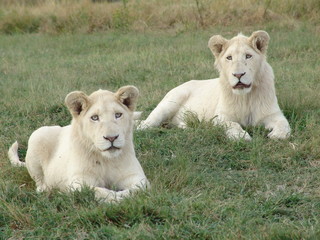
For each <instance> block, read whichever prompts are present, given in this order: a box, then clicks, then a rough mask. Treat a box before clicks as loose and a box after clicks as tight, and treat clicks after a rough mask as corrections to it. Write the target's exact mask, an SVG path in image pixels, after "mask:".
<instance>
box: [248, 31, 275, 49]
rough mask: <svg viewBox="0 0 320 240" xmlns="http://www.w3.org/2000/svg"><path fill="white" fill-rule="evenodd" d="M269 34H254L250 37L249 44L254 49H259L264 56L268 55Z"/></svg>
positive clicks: (263, 32) (259, 32) (261, 32)
mask: <svg viewBox="0 0 320 240" xmlns="http://www.w3.org/2000/svg"><path fill="white" fill-rule="evenodd" d="M269 40H270V37H269V34H268V33H267V32H265V31H256V32H253V33H252V35H251V36H250V37H249V43H250V44H251V46H252V47H253V48H254V49H257V50H258V51H260V52H261V53H262V54H266V52H267V49H268V44H269Z"/></svg>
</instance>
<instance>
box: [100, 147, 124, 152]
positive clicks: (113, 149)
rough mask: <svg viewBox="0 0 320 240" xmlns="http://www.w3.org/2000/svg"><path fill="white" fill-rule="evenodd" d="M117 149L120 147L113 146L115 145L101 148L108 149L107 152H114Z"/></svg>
mask: <svg viewBox="0 0 320 240" xmlns="http://www.w3.org/2000/svg"><path fill="white" fill-rule="evenodd" d="M117 150H120V148H118V147H115V146H111V147H109V148H107V149H105V150H103V152H107V151H108V152H115V151H117Z"/></svg>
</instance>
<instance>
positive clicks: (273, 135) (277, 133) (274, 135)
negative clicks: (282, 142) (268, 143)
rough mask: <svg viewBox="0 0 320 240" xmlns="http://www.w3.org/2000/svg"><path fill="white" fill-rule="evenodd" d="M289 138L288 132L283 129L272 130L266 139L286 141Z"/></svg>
mask: <svg viewBox="0 0 320 240" xmlns="http://www.w3.org/2000/svg"><path fill="white" fill-rule="evenodd" d="M289 136H290V131H287V130H284V129H273V130H272V131H271V132H270V133H269V134H268V137H269V138H270V139H286V138H288V137H289Z"/></svg>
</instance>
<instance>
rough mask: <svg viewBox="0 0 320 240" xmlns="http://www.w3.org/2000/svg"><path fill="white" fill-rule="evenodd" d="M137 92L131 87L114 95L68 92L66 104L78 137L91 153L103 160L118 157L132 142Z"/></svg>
mask: <svg viewBox="0 0 320 240" xmlns="http://www.w3.org/2000/svg"><path fill="white" fill-rule="evenodd" d="M137 97H138V90H137V89H136V88H135V87H133V86H126V87H122V88H120V89H119V90H118V91H117V92H116V93H112V92H109V91H106V90H99V91H96V92H94V93H92V94H91V95H90V96H86V95H85V94H84V93H82V92H72V93H70V94H69V95H68V96H67V97H66V104H67V106H68V108H69V110H70V112H71V113H72V115H73V124H75V125H76V126H78V128H77V131H78V132H79V134H78V136H80V138H81V139H84V142H85V144H86V145H87V146H88V147H89V148H90V149H91V150H92V151H95V152H99V153H100V154H101V155H102V156H104V157H107V158H115V157H117V156H119V155H120V154H121V153H122V151H123V150H124V148H125V147H126V145H127V142H128V141H132V137H131V136H132V126H133V111H134V108H135V102H136V99H137Z"/></svg>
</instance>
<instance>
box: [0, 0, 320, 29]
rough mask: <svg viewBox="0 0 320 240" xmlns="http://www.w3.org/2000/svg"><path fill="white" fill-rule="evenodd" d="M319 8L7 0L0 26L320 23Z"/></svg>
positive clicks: (312, 0)
mask: <svg viewBox="0 0 320 240" xmlns="http://www.w3.org/2000/svg"><path fill="white" fill-rule="evenodd" d="M319 13H320V2H319V1H318V0H309V1H307V2H304V1H299V0H282V1H280V0H264V1H259V0H241V1H235V0H176V1H169V0H162V1H160V0H129V1H128V0H123V1H117V2H111V1H110V2H109V1H103V0H100V1H89V0H60V1H54V0H33V1H26V0H24V1H21V0H19V1H18V0H15V1H12V0H2V1H0V32H3V33H9V34H11V33H16V32H41V33H61V32H82V33H84V32H85V33H87V32H96V31H105V30H108V29H126V30H136V31H144V30H146V29H170V28H178V29H190V28H191V29H195V28H207V27H212V26H217V25H220V26H228V25H234V24H245V25H250V24H257V23H264V22H270V21H275V22H277V23H279V24H280V23H282V24H287V23H290V22H292V21H295V20H298V19H299V20H307V21H312V22H315V23H319Z"/></svg>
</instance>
